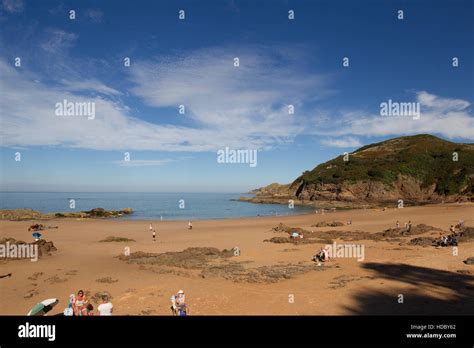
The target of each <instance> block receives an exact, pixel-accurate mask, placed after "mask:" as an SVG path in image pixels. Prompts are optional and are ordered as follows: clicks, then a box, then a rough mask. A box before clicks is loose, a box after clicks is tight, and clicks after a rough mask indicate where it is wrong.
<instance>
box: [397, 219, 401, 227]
mask: <svg viewBox="0 0 474 348" xmlns="http://www.w3.org/2000/svg"><path fill="white" fill-rule="evenodd" d="M397 228H400V221H398V220H397Z"/></svg>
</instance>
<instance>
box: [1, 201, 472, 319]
mask: <svg viewBox="0 0 474 348" xmlns="http://www.w3.org/2000/svg"><path fill="white" fill-rule="evenodd" d="M349 220H352V224H350V225H348V224H347V221H349ZM397 220H398V221H400V224H401V225H402V227H403V224H404V223H405V222H407V221H411V222H412V224H413V226H417V225H419V224H425V225H428V226H431V227H433V228H434V229H435V230H430V231H428V232H426V233H424V234H420V235H413V236H400V237H397V238H391V239H390V238H389V240H385V239H384V240H377V239H370V238H369V239H354V240H347V239H345V240H343V239H338V238H333V242H336V243H340V244H343V243H349V244H357V245H363V246H364V259H363V261H360V260H357V259H356V258H354V257H352V258H350V257H346V258H345V257H341V258H335V259H334V260H331V261H329V262H327V263H324V264H322V265H321V266H317V264H316V263H315V262H313V261H312V257H313V255H314V254H315V253H316V252H317V251H318V250H319V249H320V248H321V247H323V246H324V244H323V243H316V242H315V243H272V242H268V241H265V240H270V239H271V238H273V237H278V236H285V234H284V233H282V232H275V231H274V230H273V228H275V227H277V226H278V225H279V224H280V223H282V224H284V225H285V226H289V227H294V228H302V229H304V230H306V231H316V232H317V231H340V232H341V233H342V232H344V233H345V235H347V233H346V232H353V233H354V235H355V234H356V233H357V232H361V231H363V232H368V233H370V234H375V233H379V232H381V231H384V230H386V229H388V228H395V224H396V221H397ZM459 220H464V221H465V225H466V226H470V227H473V226H474V204H472V203H465V204H439V205H426V206H418V207H405V208H403V209H396V208H391V209H385V210H384V209H381V208H379V209H359V210H346V211H337V212H334V213H325V214H324V215H322V214H321V212H319V213H318V214H315V213H313V214H305V215H293V216H273V217H253V218H233V219H221V220H195V221H193V229H192V230H189V229H188V222H187V221H166V220H164V221H160V220H159V219H158V220H156V221H149V220H146V221H145V220H120V219H81V220H78V219H53V220H48V221H0V238H7V237H10V238H14V239H16V240H24V241H28V242H30V241H32V237H31V232H29V231H28V227H29V226H30V225H31V224H33V223H36V222H40V223H42V224H45V225H47V226H58V228H57V229H46V230H44V231H41V233H42V238H44V239H45V240H47V241H52V242H53V243H54V246H55V247H56V248H57V251H53V252H51V253H50V255H43V256H42V257H40V258H39V260H38V261H37V262H31V261H30V260H8V261H6V260H1V261H0V269H1V271H0V273H1V274H7V273H12V276H11V277H7V278H2V279H0V296H1V299H2V300H1V301H0V314H1V315H25V314H26V313H27V312H28V311H29V309H30V308H31V307H33V306H34V305H35V304H36V303H38V302H40V301H42V300H44V299H47V298H58V299H59V304H58V305H57V306H56V307H55V308H54V309H53V310H52V311H51V312H50V313H49V314H48V315H54V314H58V313H62V311H63V310H64V308H65V307H66V306H67V304H68V299H69V295H70V294H72V293H77V291H78V290H79V289H82V290H84V291H85V292H86V295H88V297H89V298H90V299H91V298H92V297H94V295H96V294H99V293H101V292H104V291H107V292H108V293H109V294H110V295H111V302H112V303H113V305H114V315H171V312H170V297H171V296H172V295H174V294H176V292H177V291H178V290H180V289H183V290H184V291H185V293H186V302H187V305H188V307H189V308H190V311H191V315H366V314H383V315H397V314H409V315H416V314H418V315H424V314H426V315H430V314H460V315H463V314H472V313H473V311H474V296H472V294H474V265H468V264H465V263H463V260H465V259H467V258H468V257H472V256H474V241H473V240H471V241H467V242H462V243H460V244H459V247H458V248H457V249H456V253H454V252H453V247H444V248H435V247H434V246H422V245H415V244H410V240H411V239H414V238H416V237H432V238H435V237H436V236H437V235H439V233H443V234H447V233H448V231H449V227H450V226H451V225H454V224H456V223H457V222H458V221H459ZM322 221H328V222H332V221H338V222H342V223H343V225H342V226H337V227H330V226H328V227H312V225H314V224H317V223H318V222H322ZM150 223H152V224H153V227H154V228H155V229H156V235H157V240H156V241H153V240H152V234H151V232H150V231H149V224H150ZM436 229H440V230H441V231H438V230H436ZM344 233H343V234H344ZM109 236H114V237H123V238H128V239H133V240H134V241H125V242H113V241H112V242H101V241H102V240H104V239H106V238H107V237H109ZM187 248H217V249H219V250H224V249H227V251H229V250H231V251H232V253H234V254H233V255H231V256H229V255H228V253H227V254H226V256H222V258H220V257H215V258H213V259H211V260H208V261H206V262H204V263H202V262H200V263H196V264H192V263H190V262H192V261H193V260H192V258H193V256H192V255H193V254H192V250H191V251H189V252H190V254H191V257H190V259H191V260H188V259H186V257H185V256H186V255H184V256H183V255H182V254H179V255H177V256H179V257H180V258H181V259H182V260H184V261H182V262H181V261H179V262H177V263H176V264H172V263H168V264H166V262H164V261H163V262H164V263H161V264H152V263H150V264H148V263H146V262H145V263H133V262H129V259H128V258H127V257H128V253H130V254H131V255H135V254H134V253H136V252H143V253H154V254H161V253H167V252H168V253H169V252H182V251H183V250H185V249H187ZM236 250H237V252H235V251H236ZM453 254H456V255H453ZM170 255H174V254H170ZM119 256H120V257H119ZM124 256H125V257H124ZM175 256H176V255H175ZM206 260H207V259H206ZM160 262H161V261H160ZM180 262H181V263H180ZM275 272H276V273H275ZM249 273H250V274H251V276H250V275H249ZM95 297H96V298H97V296H95ZM93 303H94V302H93ZM94 307H95V308H97V304H96V303H94Z"/></svg>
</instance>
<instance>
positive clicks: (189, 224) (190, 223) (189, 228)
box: [188, 221, 193, 230]
mask: <svg viewBox="0 0 474 348" xmlns="http://www.w3.org/2000/svg"><path fill="white" fill-rule="evenodd" d="M192 229H193V223H192V222H191V221H189V222H188V230H192Z"/></svg>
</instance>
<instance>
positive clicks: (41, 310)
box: [27, 298, 59, 316]
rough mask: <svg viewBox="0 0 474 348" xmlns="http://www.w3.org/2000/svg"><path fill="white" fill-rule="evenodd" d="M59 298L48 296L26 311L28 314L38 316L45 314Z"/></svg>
mask: <svg viewBox="0 0 474 348" xmlns="http://www.w3.org/2000/svg"><path fill="white" fill-rule="evenodd" d="M58 302H59V300H58V299H57V298H49V299H47V300H44V301H41V302H40V303H37V304H36V305H35V306H34V307H33V308H31V310H30V311H29V312H28V314H27V315H28V316H40V315H46V313H48V312H49V311H50V310H51V309H53V307H54V306H56V305H57V304H58Z"/></svg>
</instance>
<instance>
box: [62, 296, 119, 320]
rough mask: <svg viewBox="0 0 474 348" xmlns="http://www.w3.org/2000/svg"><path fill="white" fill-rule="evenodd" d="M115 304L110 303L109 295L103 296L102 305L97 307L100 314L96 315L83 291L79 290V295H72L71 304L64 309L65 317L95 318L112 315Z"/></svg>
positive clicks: (70, 297)
mask: <svg viewBox="0 0 474 348" xmlns="http://www.w3.org/2000/svg"><path fill="white" fill-rule="evenodd" d="M113 308H114V306H113V304H112V303H111V302H110V301H109V297H108V296H107V295H105V294H104V295H102V303H101V304H100V305H99V306H98V307H97V311H98V313H97V314H96V313H94V306H93V305H92V303H89V300H88V299H87V297H86V295H85V294H84V291H83V290H79V291H78V292H77V295H74V294H71V295H70V296H69V304H68V306H67V307H66V308H65V309H64V315H65V316H68V317H69V316H79V317H82V316H93V315H105V316H110V315H112V311H113Z"/></svg>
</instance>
